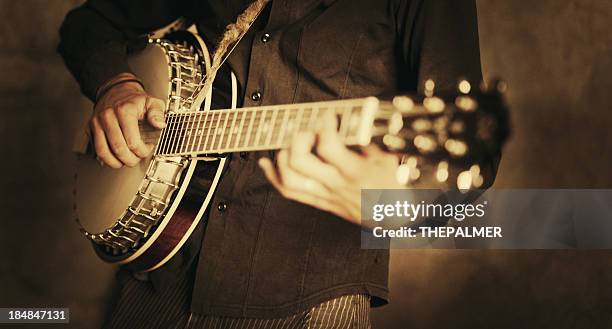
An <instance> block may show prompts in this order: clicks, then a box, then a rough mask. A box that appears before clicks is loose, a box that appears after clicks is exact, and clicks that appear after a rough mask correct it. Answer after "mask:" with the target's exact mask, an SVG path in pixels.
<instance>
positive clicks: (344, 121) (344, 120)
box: [338, 106, 352, 137]
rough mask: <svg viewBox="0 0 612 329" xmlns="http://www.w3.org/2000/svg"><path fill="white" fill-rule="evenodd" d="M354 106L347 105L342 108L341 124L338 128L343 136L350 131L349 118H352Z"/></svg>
mask: <svg viewBox="0 0 612 329" xmlns="http://www.w3.org/2000/svg"><path fill="white" fill-rule="evenodd" d="M351 110H352V108H351V107H349V106H346V107H345V108H344V110H342V116H341V118H340V124H339V127H340V128H339V129H338V134H339V135H340V136H342V137H346V135H347V133H348V128H349V123H350V121H349V118H350V114H351V112H352V111H351Z"/></svg>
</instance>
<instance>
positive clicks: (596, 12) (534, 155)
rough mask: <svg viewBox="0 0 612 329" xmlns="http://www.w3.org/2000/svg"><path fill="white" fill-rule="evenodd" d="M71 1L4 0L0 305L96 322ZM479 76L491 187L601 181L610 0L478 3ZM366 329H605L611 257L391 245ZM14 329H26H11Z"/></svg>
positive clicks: (105, 287)
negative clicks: (79, 205) (79, 218)
mask: <svg viewBox="0 0 612 329" xmlns="http://www.w3.org/2000/svg"><path fill="white" fill-rule="evenodd" d="M79 2H80V1H78V0H70V1H66V0H62V1H60V0H52V1H51V0H50V1H38V0H23V1H10V0H0V18H1V21H0V108H1V109H2V115H3V118H2V119H1V120H0V138H1V139H0V143H1V145H2V155H3V157H2V161H1V162H0V172H2V173H3V174H2V178H1V181H0V182H1V184H2V195H0V255H1V257H2V258H1V261H0V307H9V306H13V307H15V306H66V307H70V308H71V318H72V325H71V327H74V328H97V327H99V324H100V322H101V320H102V317H103V313H104V311H105V300H106V298H107V297H108V294H109V291H110V287H111V284H112V280H113V274H112V269H111V268H109V267H108V266H106V265H104V264H101V263H100V262H99V261H97V260H96V259H95V258H94V256H93V254H92V252H91V250H90V248H89V246H88V245H87V243H86V242H85V241H84V240H83V239H81V237H80V236H79V234H78V233H77V231H76V229H75V227H74V224H73V223H72V221H71V216H70V213H71V212H70V204H71V199H70V191H71V178H72V168H73V164H74V163H73V159H72V156H71V153H70V147H71V138H72V132H73V131H74V129H75V128H76V126H77V122H78V118H79V115H78V113H83V112H82V108H83V107H84V106H87V103H86V102H84V101H83V100H82V99H80V97H79V92H78V89H77V86H76V84H75V83H74V82H73V81H72V79H71V77H70V76H69V75H68V73H67V72H66V71H65V69H64V68H63V65H62V63H61V60H60V59H59V58H58V56H57V55H56V54H55V52H54V48H55V46H56V44H57V28H58V26H59V24H60V22H61V20H62V17H63V15H64V14H65V13H66V12H67V10H68V9H69V8H71V7H72V6H74V5H76V4H78V3H79ZM478 6H479V15H480V32H481V44H482V55H483V66H484V71H485V75H486V76H487V77H490V76H493V75H499V76H502V77H504V78H505V79H506V80H507V81H508V82H509V83H510V86H511V89H510V91H509V94H508V97H509V101H510V104H511V106H512V116H513V121H514V128H515V130H514V136H513V138H512V140H511V142H510V144H509V145H508V146H507V149H506V152H505V156H504V160H503V162H502V165H501V168H500V172H499V177H498V181H497V183H496V186H498V187H601V188H605V187H612V175H611V174H609V173H608V170H609V168H610V163H612V149H611V147H610V146H611V145H612V143H611V142H612V133H610V131H609V130H610V128H611V127H612V111H611V110H612V109H611V106H610V105H609V103H608V100H609V97H607V96H608V93H609V90H610V87H611V83H610V82H611V78H610V76H611V75H612V65H611V64H612V63H611V61H612V56H611V55H612V54H611V51H612V49H611V45H612V33H610V31H611V30H612V3H611V2H610V1H606V0H540V1H530V2H526V1H516V0H479V1H478ZM391 272H392V275H391V280H392V295H391V297H392V304H391V305H389V306H387V307H385V308H383V309H380V310H377V311H375V324H376V327H377V328H450V327H453V328H489V327H498V328H506V327H507V328H604V327H612V316H611V315H610V314H611V312H610V307H611V306H612V253H610V252H603V251H599V252H594V251H592V252H588V251H555V252H550V251H537V252H535V251H533V252H526V251H520V252H519V251H515V252H511V251H435V250H421V251H398V252H393V255H392V268H391ZM23 328H25V327H23Z"/></svg>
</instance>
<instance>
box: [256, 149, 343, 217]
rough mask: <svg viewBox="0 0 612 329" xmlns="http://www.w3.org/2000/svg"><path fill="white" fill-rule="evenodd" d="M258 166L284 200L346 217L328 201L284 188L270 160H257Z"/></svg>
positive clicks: (338, 207)
mask: <svg viewBox="0 0 612 329" xmlns="http://www.w3.org/2000/svg"><path fill="white" fill-rule="evenodd" d="M259 166H260V167H261V168H262V170H263V172H264V175H265V176H266V178H267V179H268V180H269V181H270V183H271V184H272V186H274V188H276V189H277V190H278V191H279V192H280V193H281V195H283V196H284V197H285V198H287V199H291V200H294V201H297V202H300V203H304V204H306V205H309V206H311V207H315V208H318V209H320V210H323V211H328V212H333V213H334V214H336V215H338V216H341V217H345V218H346V216H347V215H348V212H347V211H346V210H345V209H343V208H342V207H340V206H338V205H336V204H335V203H333V202H331V201H330V200H327V199H325V198H321V197H318V196H316V195H314V194H309V193H306V192H300V191H297V190H292V189H290V188H288V187H286V186H285V185H284V184H283V183H282V179H281V177H280V175H279V174H278V172H277V171H276V170H275V167H274V164H273V163H272V161H270V159H267V158H261V159H260V160H259Z"/></svg>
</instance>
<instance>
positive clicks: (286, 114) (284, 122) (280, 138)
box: [276, 109, 291, 147]
mask: <svg viewBox="0 0 612 329" xmlns="http://www.w3.org/2000/svg"><path fill="white" fill-rule="evenodd" d="M290 111H291V109H289V110H285V111H283V112H284V113H283V120H282V121H281V126H280V131H279V133H278V138H277V139H276V145H279V146H280V147H283V137H285V131H286V130H287V129H289V126H288V122H289V118H288V117H289V116H290Z"/></svg>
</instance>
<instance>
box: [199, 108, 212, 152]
mask: <svg viewBox="0 0 612 329" xmlns="http://www.w3.org/2000/svg"><path fill="white" fill-rule="evenodd" d="M208 112H210V111H202V113H201V114H200V123H201V124H202V129H201V130H200V138H199V139H198V144H197V148H196V150H197V151H198V153H199V152H201V151H203V150H200V148H201V147H202V137H204V134H206V136H208V134H207V133H206V129H207V127H206V126H207V125H206V121H207V120H208ZM202 117H204V120H202Z"/></svg>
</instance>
